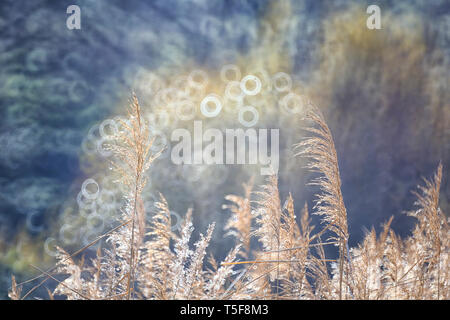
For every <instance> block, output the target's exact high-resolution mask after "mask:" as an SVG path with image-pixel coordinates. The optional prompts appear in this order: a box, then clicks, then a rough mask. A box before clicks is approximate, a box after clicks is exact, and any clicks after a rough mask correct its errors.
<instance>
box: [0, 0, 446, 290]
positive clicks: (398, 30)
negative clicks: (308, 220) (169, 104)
mask: <svg viewBox="0 0 450 320" xmlns="http://www.w3.org/2000/svg"><path fill="white" fill-rule="evenodd" d="M71 4H76V5H78V6H79V7H80V8H81V30H69V29H68V28H67V27H66V19H67V17H68V14H66V9H67V7H68V6H69V5H71ZM370 4H376V5H378V6H379V7H380V8H381V25H382V29H381V30H369V29H368V28H367V27H366V20H367V18H368V16H369V15H368V14H367V13H366V9H367V6H368V5H370ZM227 64H234V65H236V66H239V68H241V70H242V72H243V74H244V71H245V72H253V71H255V70H259V71H261V70H264V71H265V72H267V73H268V74H271V75H272V74H274V73H277V72H284V73H286V74H289V75H290V76H291V78H292V80H293V81H294V82H295V90H296V91H298V92H299V93H300V94H302V95H305V96H307V97H308V98H309V99H310V100H311V101H313V102H314V104H316V105H317V106H319V108H320V109H321V110H322V111H323V112H324V114H325V117H326V120H327V122H328V124H329V126H330V129H331V131H332V133H333V136H334V139H335V144H336V149H337V153H338V157H339V165H340V169H341V179H342V191H343V195H344V200H345V204H346V206H347V211H348V219H349V231H350V235H351V236H350V245H351V246H354V245H356V244H357V243H358V242H359V241H360V240H361V238H362V237H363V236H364V232H365V230H367V229H370V228H372V227H375V228H376V229H377V230H379V227H380V225H381V224H382V223H383V222H385V221H386V220H387V219H388V218H389V217H390V216H391V215H394V217H395V218H394V222H393V229H394V230H395V231H396V232H398V233H399V234H400V235H402V236H405V235H408V234H409V232H410V231H411V228H412V227H413V225H414V221H413V220H412V218H409V217H407V216H406V215H405V214H404V211H407V210H411V209H413V207H414V206H413V203H414V196H413V194H412V193H411V191H413V190H414V189H415V188H416V186H417V185H418V184H420V183H422V177H430V176H431V175H432V174H433V172H434V171H435V170H436V168H437V166H438V163H439V161H441V162H442V164H443V166H444V180H443V185H442V188H441V199H440V201H441V208H442V210H444V212H446V213H447V214H448V212H449V200H450V186H449V183H448V177H447V173H448V167H449V166H450V154H449V150H450V143H449V142H450V102H449V101H450V99H449V95H450V93H449V88H448V84H449V76H450V71H449V70H450V68H449V67H450V3H449V2H448V1H445V0H442V1H440V0H428V1H425V0H410V1H387V0H386V1H374V0H373V1H356V0H355V1H348V0H334V1H315V0H304V1H301V0H292V1H289V0H279V1H268V0H260V1H257V0H236V1H226V0H223V1H219V0H179V1H172V0H154V1H132V0H131V1H126V2H125V1H106V0H105V1H87V0H86V1H72V2H66V1H58V2H55V1H32V2H31V1H12V0H11V1H10V0H4V1H2V2H1V4H0V298H6V297H7V288H8V286H9V285H10V276H11V273H14V274H16V275H17V276H18V277H19V281H20V280H23V279H26V278H27V277H29V276H30V275H33V274H35V272H34V271H33V270H32V268H31V267H30V263H32V264H36V265H39V266H50V265H51V264H52V263H53V262H54V245H56V244H57V245H60V246H62V247H64V248H66V249H68V250H69V251H70V250H71V249H77V248H79V247H81V246H82V245H83V243H88V242H89V239H90V238H92V237H93V236H95V235H98V234H101V232H102V231H106V230H108V228H110V226H112V225H114V212H116V213H117V212H118V210H119V209H120V203H121V202H120V201H121V200H120V193H115V191H114V190H113V189H114V185H113V184H112V182H111V181H109V180H108V177H107V175H105V172H106V171H105V170H107V166H108V162H107V155H105V154H101V153H100V154H98V152H92V150H91V149H90V147H89V141H87V140H86V137H92V136H95V134H96V133H95V131H98V130H99V128H100V127H102V123H103V121H104V120H105V119H108V118H111V119H112V118H113V117H115V116H117V115H123V114H125V107H126V106H127V104H128V99H129V98H130V94H131V92H132V90H134V91H136V94H137V96H138V98H139V99H140V101H141V104H142V105H143V108H144V110H148V116H149V117H150V119H154V118H155V117H157V116H158V115H159V113H158V112H156V111H157V110H159V109H158V108H156V107H155V103H154V102H153V98H154V93H156V92H157V88H154V87H153V84H154V83H156V84H155V86H156V87H157V86H160V87H169V85H170V86H172V87H173V84H174V83H177V81H178V82H181V83H182V82H183V79H185V78H183V77H186V75H189V72H190V70H192V69H202V70H206V71H207V72H208V74H209V76H210V80H211V83H215V82H216V80H215V79H219V78H220V76H219V75H218V74H219V71H220V70H221V68H222V67H223V65H227ZM155 79H157V81H156V82H155ZM217 81H220V80H217ZM215 88H217V90H219V89H220V86H219V85H217V86H214V85H211V86H210V87H208V90H211V91H214V90H215ZM159 89H160V88H159ZM293 90H294V89H293ZM269 98H270V97H269ZM269 98H268V99H267V100H264V101H265V103H266V104H270V106H267V108H266V109H264V105H263V104H262V105H260V106H259V108H262V109H263V110H261V109H259V110H261V111H264V110H267V112H266V113H265V114H264V115H262V114H261V117H260V123H259V126H260V127H262V128H263V127H272V128H283V132H281V140H280V171H279V179H280V180H279V187H280V192H281V194H282V197H283V198H285V197H286V196H287V195H288V193H289V192H292V193H293V195H294V199H295V204H296V208H297V209H300V208H301V207H303V204H304V203H305V202H307V203H308V204H309V206H310V208H312V205H313V199H314V197H313V196H314V193H315V192H317V190H315V189H314V188H312V187H308V186H306V184H307V183H308V182H309V181H310V180H311V178H312V177H313V176H312V175H311V174H310V173H308V172H305V171H304V170H303V169H302V166H303V165H304V163H302V161H301V160H299V159H295V158H294V157H293V156H292V150H291V146H292V144H293V143H296V142H298V141H299V139H300V138H301V137H302V133H301V129H302V128H301V123H300V122H298V121H296V119H295V118H293V117H289V115H286V114H285V115H284V117H282V116H279V115H278V113H280V112H278V111H277V110H278V109H277V108H279V105H278V104H277V101H274V102H272V101H271V100H270V99H269ZM158 107H161V106H158ZM155 110H156V111H155ZM221 119H222V118H221ZM217 121H219V120H217ZM220 121H224V120H223V119H222V120H220ZM220 121H219V122H220ZM230 121H231V120H230ZM169 122H170V121H169ZM227 123H229V122H227ZM215 124H217V123H215ZM179 126H180V123H176V122H173V123H168V124H166V125H162V127H163V128H160V129H161V130H163V129H168V128H176V127H179ZM212 126H214V125H212ZM103 128H104V127H103ZM94 149H95V148H94ZM94 151H95V150H94ZM186 170H188V172H187V173H186V171H185V169H183V168H181V169H180V168H176V169H174V168H173V166H171V164H170V163H169V161H168V158H167V157H166V158H165V159H164V158H163V159H161V160H160V161H159V162H157V163H155V166H154V167H153V168H152V169H151V171H150V184H149V187H148V191H146V192H147V193H146V201H147V202H148V203H149V206H150V207H151V202H152V201H153V200H154V199H155V196H156V195H157V193H158V192H161V193H163V194H164V195H165V196H166V197H167V199H168V201H169V206H170V207H171V208H173V210H174V212H177V214H178V215H179V216H180V217H182V216H183V214H184V212H186V210H187V209H188V208H189V207H193V208H194V225H195V226H196V233H199V232H204V231H205V230H206V226H207V225H208V224H209V223H211V222H213V221H217V222H218V227H217V228H216V231H215V235H214V239H213V242H212V244H211V247H210V251H211V252H212V253H214V255H215V256H216V258H218V259H220V258H222V257H223V256H224V255H225V254H226V252H227V251H228V250H229V249H230V247H231V246H232V241H231V239H228V238H224V237H223V230H222V229H223V225H224V222H225V221H226V220H227V219H228V218H229V214H228V213H227V212H226V210H223V209H222V205H223V204H224V203H225V202H226V201H225V200H224V197H225V195H227V194H230V193H232V194H237V195H241V194H243V192H244V190H243V188H242V184H243V183H245V182H247V181H248V180H250V179H251V178H252V177H253V178H254V182H255V189H256V190H257V189H258V185H260V184H261V183H263V182H264V179H263V177H260V176H256V177H255V176H254V172H257V171H255V170H253V169H248V168H236V167H233V168H226V169H223V168H219V169H217V168H216V169H214V168H208V169H204V168H203V169H201V170H197V169H192V168H191V169H186ZM189 170H191V171H189ZM194 171H195V172H194ZM88 178H94V179H95V180H96V181H98V183H99V184H100V185H101V189H102V190H103V189H104V190H109V191H108V192H105V193H104V194H105V197H106V198H105V199H103V200H102V201H103V202H102V203H101V204H100V205H101V206H102V210H106V211H110V212H112V213H111V214H110V215H108V219H106V221H105V220H103V221H91V220H92V219H91V220H89V219H88V220H89V221H88V222H86V221H87V220H86V219H84V218H86V217H88V216H89V215H88V214H86V212H85V211H83V210H84V209H86V208H84V207H83V205H81V206H80V197H79V194H80V188H81V186H82V184H83V182H84V181H86V179H88ZM107 185H108V186H109V187H110V188H109V189H108V187H106V186H107ZM111 185H112V187H111ZM77 196H78V199H77ZM108 197H110V198H108ZM112 198H113V200H111V199H112ZM111 203H114V205H111ZM116 204H117V205H116ZM81 207H83V208H81ZM80 211H81V212H80ZM149 211H151V208H149ZM83 212H84V214H83ZM314 222H315V223H319V221H318V220H317V218H314ZM80 230H83V232H80Z"/></svg>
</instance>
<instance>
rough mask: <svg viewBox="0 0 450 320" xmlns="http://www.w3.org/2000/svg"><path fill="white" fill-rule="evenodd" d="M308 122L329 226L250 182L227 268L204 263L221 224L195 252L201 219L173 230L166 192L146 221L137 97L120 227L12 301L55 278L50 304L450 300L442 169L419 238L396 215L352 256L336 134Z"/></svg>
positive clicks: (318, 118)
mask: <svg viewBox="0 0 450 320" xmlns="http://www.w3.org/2000/svg"><path fill="white" fill-rule="evenodd" d="M306 119H307V120H308V121H310V125H311V126H310V127H308V128H307V131H308V132H310V133H311V134H312V135H313V136H312V137H309V138H307V139H305V140H304V141H302V142H300V143H299V144H298V145H297V146H296V148H297V150H298V154H299V155H301V156H305V157H308V158H309V159H310V161H309V163H308V165H307V166H308V168H310V169H311V170H313V171H316V172H318V173H319V175H320V176H319V177H318V178H317V179H315V180H314V181H313V182H312V183H313V184H315V185H318V186H319V188H320V190H321V194H320V195H318V197H317V201H316V203H315V206H314V207H313V214H316V215H319V216H321V217H322V223H323V227H322V229H320V230H318V231H317V232H316V231H315V229H314V227H313V226H312V225H311V219H310V216H309V210H308V207H307V206H306V205H305V206H304V207H303V209H302V211H301V215H300V217H299V218H298V217H297V214H296V212H295V206H294V200H293V197H292V195H291V194H289V196H288V197H287V199H286V200H285V201H284V202H282V201H281V196H280V193H279V190H278V178H277V176H271V177H269V178H268V180H267V183H266V184H265V185H263V186H262V187H261V188H260V189H259V190H258V191H254V192H252V190H253V189H252V188H253V185H252V183H249V184H247V185H244V196H243V197H241V196H236V195H229V196H227V197H226V200H228V201H229V202H230V203H229V204H227V205H225V206H224V208H227V209H229V210H230V211H231V214H232V215H231V217H230V219H229V220H228V222H227V223H226V226H225V231H227V232H228V234H229V235H232V236H233V237H234V239H235V242H236V244H235V247H234V248H233V249H231V250H230V252H229V254H228V255H227V256H226V257H225V259H224V261H223V262H222V263H218V262H217V261H216V260H215V259H214V257H213V256H210V257H209V259H208V260H207V261H205V259H206V257H207V249H208V245H209V243H210V241H211V237H212V234H213V231H214V227H215V224H214V223H212V224H210V225H209V227H208V228H207V230H206V232H205V233H204V234H202V235H200V237H199V239H198V241H197V242H195V243H194V244H193V245H191V243H190V242H191V236H192V233H193V231H194V227H193V224H192V210H189V211H188V212H187V213H186V216H185V218H184V221H183V223H182V227H181V229H180V230H179V231H174V230H173V228H172V221H171V212H170V209H169V205H168V203H167V201H166V199H165V198H164V196H163V195H160V197H159V200H158V201H157V202H156V204H155V208H156V212H155V213H154V214H153V216H152V218H151V220H150V222H149V223H146V221H147V219H146V215H147V214H148V212H145V210H144V205H143V204H142V198H141V194H142V190H143V188H144V186H145V184H146V178H145V176H144V173H145V171H146V170H148V168H149V167H150V164H151V162H152V161H153V160H154V159H155V158H156V157H157V156H158V154H150V152H149V150H150V148H151V145H152V141H151V140H150V139H149V132H148V126H147V125H146V124H145V122H144V121H143V120H142V118H141V115H140V107H139V103H138V101H137V99H136V97H133V100H132V103H131V108H130V110H129V117H128V120H127V121H123V123H121V126H122V130H119V132H118V134H117V137H116V139H115V140H114V141H115V142H114V144H112V145H111V150H112V151H113V152H114V154H115V155H116V158H115V161H114V162H113V166H114V168H115V170H114V172H115V174H117V176H118V178H119V179H118V180H117V181H118V183H122V184H124V185H125V186H126V187H127V188H126V189H127V190H128V192H127V193H126V194H125V200H126V205H125V207H124V209H123V210H122V216H121V220H120V221H119V225H118V226H117V227H115V228H113V229H112V230H110V231H109V232H107V233H105V234H103V235H102V236H100V237H98V238H97V239H95V240H94V241H93V242H91V243H90V244H89V245H88V246H86V247H84V248H82V249H80V250H78V251H76V252H75V253H73V254H68V253H67V252H65V251H64V250H63V249H61V248H59V249H58V252H59V254H58V256H57V258H58V263H57V265H56V266H55V267H54V268H51V269H49V270H46V271H43V270H41V269H39V268H37V267H35V268H36V269H37V270H38V271H39V272H41V274H40V275H39V276H37V277H35V278H33V279H31V280H29V281H26V282H22V283H19V284H17V283H16V281H15V278H14V277H13V278H12V287H11V290H10V294H9V296H10V298H11V299H25V298H27V297H29V296H30V295H31V293H32V292H33V291H34V290H35V289H36V288H38V287H39V286H41V285H43V284H44V283H45V282H46V281H47V280H49V279H52V280H53V281H55V282H56V288H55V289H54V290H53V291H49V297H50V299H54V297H55V296H57V297H59V296H63V297H65V298H67V299H86V300H90V299H111V300H119V299H448V298H449V258H448V250H449V240H448V233H449V228H448V222H447V218H446V217H445V215H444V214H443V212H442V211H441V210H440V209H439V189H440V184H441V180H442V166H441V165H439V167H438V170H437V172H436V174H435V176H434V177H433V179H432V180H425V185H424V186H423V187H420V188H419V192H417V193H416V196H417V199H418V200H417V203H416V204H417V210H415V211H413V212H410V213H409V215H411V216H413V217H415V218H416V219H417V221H418V223H417V225H416V227H415V229H414V231H413V233H412V235H411V236H410V237H408V238H406V239H401V238H400V237H399V236H397V235H396V234H395V232H394V231H393V230H392V229H391V227H390V226H391V222H392V218H391V219H390V220H389V221H388V222H387V223H386V224H385V225H384V228H383V231H382V232H381V233H380V234H379V235H377V234H376V232H375V230H374V229H372V230H371V231H370V232H368V233H367V235H366V237H365V238H364V240H363V241H362V242H361V243H360V244H359V245H358V246H357V247H355V248H351V249H350V248H349V247H348V237H349V234H348V225H347V212H346V208H345V205H344V200H343V196H342V192H341V180H340V173H339V166H338V158H337V153H336V150H335V147H334V142H333V138H332V135H331V132H330V130H329V128H328V126H327V125H326V123H325V121H324V119H323V116H322V114H321V113H320V111H319V110H318V109H316V108H314V107H312V108H311V109H310V110H309V112H308V114H307V116H306ZM298 221H299V222H300V223H298ZM325 236H328V238H327V239H326V240H325V241H322V238H324V237H325ZM101 239H106V240H107V241H106V245H105V247H104V248H103V249H102V248H99V249H98V250H97V252H96V255H95V257H94V258H93V259H87V260H88V261H85V259H84V257H82V258H81V259H78V258H77V256H79V255H80V254H81V253H83V251H84V250H85V249H86V248H88V247H90V246H92V245H94V244H95V243H97V242H98V241H99V240H101ZM252 239H254V241H253V242H254V244H258V245H259V246H255V245H253V242H252ZM328 245H334V246H336V247H337V249H338V253H339V254H338V258H337V259H330V258H328V257H327V256H326V254H325V252H326V250H325V247H326V246H328ZM238 259H241V260H240V261H238ZM62 275H65V278H61V276H62ZM37 279H42V280H41V281H40V282H39V283H38V284H37V285H35V286H34V287H32V288H31V289H30V290H28V291H27V292H26V293H25V294H24V295H21V289H22V287H23V286H24V285H25V284H27V283H30V282H31V281H33V280H37ZM61 279H63V280H61Z"/></svg>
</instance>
